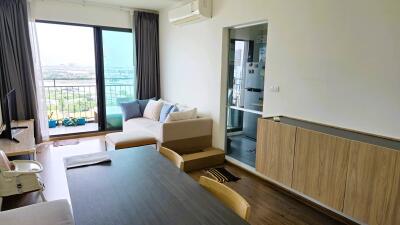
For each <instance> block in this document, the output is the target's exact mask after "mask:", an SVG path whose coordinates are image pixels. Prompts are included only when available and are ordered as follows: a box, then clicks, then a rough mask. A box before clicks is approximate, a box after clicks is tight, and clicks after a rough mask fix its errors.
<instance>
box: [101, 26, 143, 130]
mask: <svg viewBox="0 0 400 225" xmlns="http://www.w3.org/2000/svg"><path fill="white" fill-rule="evenodd" d="M101 37H102V50H103V52H102V53H103V54H102V56H103V59H102V61H103V72H104V78H103V79H104V81H103V82H102V83H104V89H103V90H104V106H105V117H104V120H105V124H104V125H105V129H106V130H119V129H122V113H121V108H120V106H119V105H120V104H121V103H124V102H129V101H132V100H134V99H136V80H135V77H136V76H135V65H134V62H135V60H134V51H133V50H134V39H133V34H132V32H131V31H126V30H122V29H102V30H101Z"/></svg>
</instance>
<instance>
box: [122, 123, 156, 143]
mask: <svg viewBox="0 0 400 225" xmlns="http://www.w3.org/2000/svg"><path fill="white" fill-rule="evenodd" d="M162 126H163V124H162V123H160V122H158V121H154V120H151V119H147V118H134V119H130V120H128V121H125V122H124V133H125V132H128V133H129V132H137V131H138V130H143V131H145V132H148V133H150V134H152V135H153V136H154V137H155V138H156V139H157V140H159V141H160V140H161V139H162V130H163V129H162Z"/></svg>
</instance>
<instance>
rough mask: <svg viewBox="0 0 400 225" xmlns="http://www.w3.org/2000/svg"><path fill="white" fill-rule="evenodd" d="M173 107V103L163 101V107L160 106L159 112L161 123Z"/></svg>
mask: <svg viewBox="0 0 400 225" xmlns="http://www.w3.org/2000/svg"><path fill="white" fill-rule="evenodd" d="M174 107H175V106H174V105H171V104H168V103H164V105H163V107H162V108H161V112H160V122H161V123H164V121H165V120H166V119H167V117H168V115H169V113H170V112H171V111H172V109H173V108H174Z"/></svg>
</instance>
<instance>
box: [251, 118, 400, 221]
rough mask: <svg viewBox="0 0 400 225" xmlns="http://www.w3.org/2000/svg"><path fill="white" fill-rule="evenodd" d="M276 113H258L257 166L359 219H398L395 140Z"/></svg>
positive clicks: (399, 145)
mask: <svg viewBox="0 0 400 225" xmlns="http://www.w3.org/2000/svg"><path fill="white" fill-rule="evenodd" d="M280 119H281V120H280V121H281V122H274V121H273V120H272V118H269V119H259V122H258V131H257V132H258V133H257V152H256V170H257V171H258V172H260V173H261V174H263V175H265V176H267V177H268V178H270V179H272V180H274V181H277V182H278V183H280V184H282V185H285V186H286V187H289V188H291V189H293V190H295V191H297V192H300V193H303V194H304V195H305V196H308V197H310V198H312V199H314V200H316V201H318V202H320V203H322V204H324V205H326V206H329V207H331V208H333V209H336V210H337V211H341V212H343V213H344V214H345V215H347V216H350V217H352V218H354V219H356V220H358V221H360V222H363V223H367V224H371V225H395V224H396V225H397V224H400V142H399V141H396V140H392V139H385V138H382V137H377V136H373V135H368V134H363V133H360V132H354V131H349V130H344V129H340V128H335V127H330V126H325V125H322V124H316V123H311V122H307V121H302V120H296V119H292V118H287V117H281V118H280Z"/></svg>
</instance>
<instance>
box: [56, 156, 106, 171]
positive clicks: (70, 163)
mask: <svg viewBox="0 0 400 225" xmlns="http://www.w3.org/2000/svg"><path fill="white" fill-rule="evenodd" d="M102 162H111V158H110V156H109V155H108V154H107V153H106V152H99V153H92V154H85V155H76V156H71V157H67V158H64V165H65V168H66V169H70V168H74V167H79V166H89V165H94V164H98V163H102Z"/></svg>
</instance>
